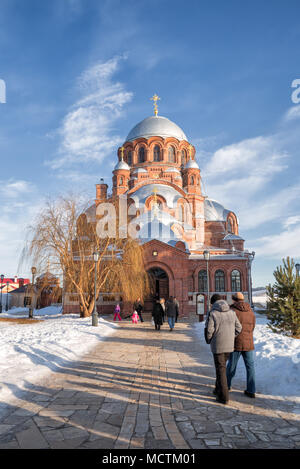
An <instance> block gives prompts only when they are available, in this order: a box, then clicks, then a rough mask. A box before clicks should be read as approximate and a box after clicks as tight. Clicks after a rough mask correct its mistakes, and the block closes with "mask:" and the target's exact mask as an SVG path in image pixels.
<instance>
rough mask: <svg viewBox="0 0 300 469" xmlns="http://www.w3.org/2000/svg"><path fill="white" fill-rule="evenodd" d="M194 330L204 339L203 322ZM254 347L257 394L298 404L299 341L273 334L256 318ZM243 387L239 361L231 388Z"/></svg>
mask: <svg viewBox="0 0 300 469" xmlns="http://www.w3.org/2000/svg"><path fill="white" fill-rule="evenodd" d="M196 327H197V333H198V334H199V336H200V337H201V336H202V337H204V336H203V334H204V322H202V323H199V324H197V325H196ZM203 340H204V339H203ZM254 346H255V374H256V388H257V392H258V393H261V394H266V395H273V396H279V397H282V398H285V399H288V400H292V401H294V402H298V403H300V397H299V396H300V340H299V339H293V338H291V337H287V336H285V335H283V334H276V333H274V332H272V331H271V330H270V329H269V328H268V327H267V318H266V317H265V316H263V315H260V314H256V327H255V329H254ZM207 347H208V350H209V345H207ZM245 383H246V369H245V365H244V362H243V359H242V357H241V358H240V360H239V363H238V366H237V371H236V375H235V377H234V380H233V383H232V384H233V387H235V385H236V386H237V387H238V388H240V387H241V389H245V387H243V386H245Z"/></svg>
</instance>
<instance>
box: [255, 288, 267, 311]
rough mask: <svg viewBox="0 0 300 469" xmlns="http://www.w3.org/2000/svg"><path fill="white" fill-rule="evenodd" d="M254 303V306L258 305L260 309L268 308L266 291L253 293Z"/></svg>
mask: <svg viewBox="0 0 300 469" xmlns="http://www.w3.org/2000/svg"><path fill="white" fill-rule="evenodd" d="M252 301H253V304H254V306H255V305H257V307H258V308H261V307H262V308H266V306H267V292H266V290H265V289H264V290H257V291H254V292H252Z"/></svg>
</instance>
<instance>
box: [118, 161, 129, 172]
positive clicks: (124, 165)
mask: <svg viewBox="0 0 300 469" xmlns="http://www.w3.org/2000/svg"><path fill="white" fill-rule="evenodd" d="M116 169H126V170H127V171H130V166H128V164H127V163H126V161H124V160H120V161H118V163H117V164H116V166H115V169H114V171H115V170H116Z"/></svg>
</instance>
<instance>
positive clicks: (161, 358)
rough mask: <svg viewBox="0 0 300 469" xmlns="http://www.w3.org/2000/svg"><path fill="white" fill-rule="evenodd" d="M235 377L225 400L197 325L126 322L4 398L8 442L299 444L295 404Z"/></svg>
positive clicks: (2, 436) (1, 433)
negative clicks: (252, 389) (218, 397)
mask: <svg viewBox="0 0 300 469" xmlns="http://www.w3.org/2000/svg"><path fill="white" fill-rule="evenodd" d="M278 372H280V370H278ZM233 385H234V388H233V390H232V391H231V393H230V398H231V400H230V402H229V405H227V406H224V405H222V404H219V403H217V402H216V401H215V397H214V396H213V394H212V390H213V387H214V367H213V360H212V355H211V353H210V349H209V346H207V345H206V344H205V343H204V341H203V338H202V337H200V338H199V337H198V336H197V334H196V332H195V327H194V326H193V324H188V323H178V324H176V328H175V330H174V331H173V332H169V328H168V326H167V325H164V326H163V329H162V330H161V331H160V332H158V331H155V330H154V328H153V326H151V325H150V323H146V322H144V323H142V324H138V325H137V326H135V325H133V324H131V323H130V322H126V321H124V322H122V323H121V324H120V327H119V328H118V329H117V330H116V332H115V333H113V335H111V336H110V337H107V338H106V339H105V340H104V341H103V342H100V343H99V345H98V346H97V347H96V348H94V349H93V350H92V351H91V352H90V353H89V354H88V355H86V356H85V357H83V358H82V359H81V360H80V361H78V362H76V363H69V364H66V365H65V366H64V367H61V368H60V369H59V371H58V372H55V373H54V372H52V373H51V374H50V375H48V376H47V378H45V379H43V380H41V382H39V383H38V384H36V385H33V384H30V383H28V391H27V392H26V394H24V395H22V397H19V398H18V399H17V398H16V401H15V402H14V404H13V405H12V404H10V405H8V404H5V403H0V449H4V448H105V449H109V448H115V449H128V448H147V449H188V448H199V449H202V448H216V449H217V448H245V449H248V448H300V410H299V408H297V407H296V404H295V403H293V402H288V401H283V400H281V399H279V398H276V396H268V397H266V396H263V395H261V394H258V395H257V397H256V399H249V398H248V397H246V396H245V395H244V394H243V390H244V383H243V382H242V383H239V382H236V381H234V382H233ZM258 388H259V383H258ZM17 391H18V390H15V392H16V395H17Z"/></svg>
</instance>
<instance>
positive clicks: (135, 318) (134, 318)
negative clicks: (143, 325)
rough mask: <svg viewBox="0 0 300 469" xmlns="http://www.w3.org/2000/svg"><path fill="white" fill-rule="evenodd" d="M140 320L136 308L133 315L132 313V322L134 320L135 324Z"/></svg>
mask: <svg viewBox="0 0 300 469" xmlns="http://www.w3.org/2000/svg"><path fill="white" fill-rule="evenodd" d="M138 321H139V315H138V313H137V312H136V311H135V310H134V311H133V315H132V322H133V323H134V324H137V323H138Z"/></svg>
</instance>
